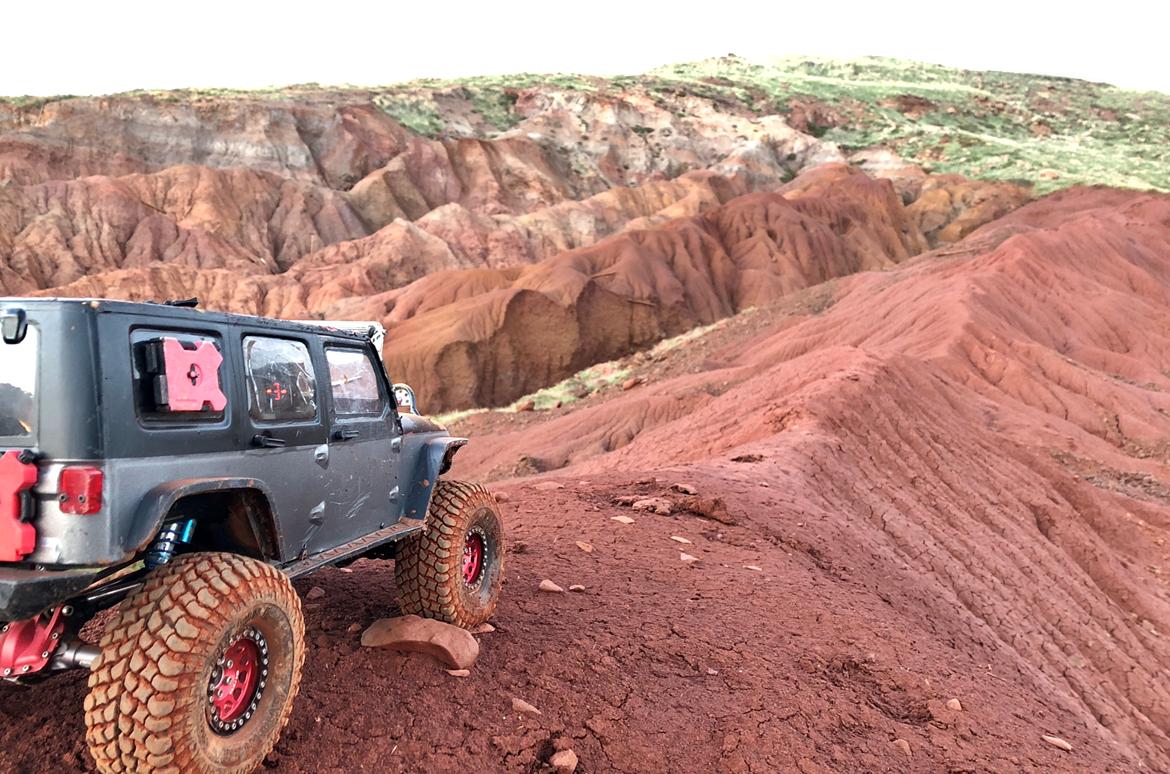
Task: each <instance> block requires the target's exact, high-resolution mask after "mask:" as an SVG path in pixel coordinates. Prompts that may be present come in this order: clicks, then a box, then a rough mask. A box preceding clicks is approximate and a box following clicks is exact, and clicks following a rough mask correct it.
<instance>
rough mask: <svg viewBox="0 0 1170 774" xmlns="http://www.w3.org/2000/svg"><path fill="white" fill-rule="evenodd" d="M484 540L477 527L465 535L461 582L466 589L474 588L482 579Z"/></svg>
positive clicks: (480, 530) (481, 531)
mask: <svg viewBox="0 0 1170 774" xmlns="http://www.w3.org/2000/svg"><path fill="white" fill-rule="evenodd" d="M486 542H487V541H486V539H485V538H484V534H483V530H482V529H479V528H478V527H477V528H475V529H472V530H470V531H469V532H468V533H467V540H465V541H464V543H463V582H464V583H466V584H467V587H468V588H472V589H473V588H475V587H476V586H477V585H479V581H480V579H481V578H482V577H483V555H484V551H485V550H486V549H485V543H486Z"/></svg>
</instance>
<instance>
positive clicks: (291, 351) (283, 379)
mask: <svg viewBox="0 0 1170 774" xmlns="http://www.w3.org/2000/svg"><path fill="white" fill-rule="evenodd" d="M244 363H245V364H246V366H247V369H248V412H249V413H250V414H251V415H252V419H254V420H256V421H257V422H299V421H305V420H310V419H315V418H316V416H317V380H316V378H315V377H314V376H313V361H312V359H311V358H310V357H309V348H308V347H306V346H305V345H304V344H302V343H301V342H299V341H290V340H288V339H272V338H267V337H264V336H247V337H245V338H244Z"/></svg>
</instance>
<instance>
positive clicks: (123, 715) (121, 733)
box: [85, 553, 305, 774]
mask: <svg viewBox="0 0 1170 774" xmlns="http://www.w3.org/2000/svg"><path fill="white" fill-rule="evenodd" d="M304 631H305V623H304V618H303V617H302V615H301V603H300V598H299V597H298V596H297V593H296V590H295V589H293V587H292V584H291V583H290V582H289V579H288V577H287V576H285V575H284V573H282V572H280V571H279V570H277V569H275V568H274V567H271V566H269V565H267V564H265V563H264V562H260V561H257V560H255V559H248V558H246V557H242V556H235V555H232V554H218V553H200V554H188V555H183V556H179V557H176V558H175V559H174V560H173V561H172V562H171V563H169V564H167V565H165V566H163V567H160V568H159V569H157V570H155V571H154V572H152V573H151V574H150V575H149V576H148V577H147V580H146V584H145V585H144V586H143V587H142V589H141V590H139V591H138V592H137V593H136V594H134V595H133V596H131V597H129V598H128V599H126V600H125V601H124V602H123V603H122V605H121V606H120V607H119V608H118V612H117V615H116V616H115V618H114V620H113V621H112V622H111V623H110V624H109V626H108V627H107V628H106V631H105V634H104V635H103V636H102V640H101V656H99V658H98V659H97V661H95V662H94V664H93V669H92V671H91V673H90V676H89V688H90V692H89V695H88V696H87V697H86V699H85V725H86V741H87V742H88V743H89V749H90V753H91V754H92V755H93V758H94V761H95V762H96V763H97V767H98V769H99V770H100V771H102V772H152V773H155V774H161V773H162V772H182V773H183V774H187V772H191V773H192V774H247V773H248V772H251V771H253V770H254V769H255V768H256V767H257V766H259V765H260V763H261V762H262V761H263V760H264V758H265V756H267V755H268V753H269V752H271V751H272V747H273V745H275V744H276V740H277V738H278V737H279V736H280V732H281V730H282V729H283V728H284V725H285V723H286V722H288V716H289V713H290V712H291V711H292V704H293V699H294V698H295V697H296V694H297V690H298V688H299V687H300V679H301V667H302V665H303V664H304V660H305V645H304Z"/></svg>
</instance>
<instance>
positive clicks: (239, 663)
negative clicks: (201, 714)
mask: <svg viewBox="0 0 1170 774" xmlns="http://www.w3.org/2000/svg"><path fill="white" fill-rule="evenodd" d="M267 683H268V642H267V640H265V639H264V635H263V634H261V633H260V630H259V629H257V628H255V627H249V628H248V629H247V631H245V632H244V633H243V634H241V635H240V636H239V637H238V638H236V639H235V640H234V641H233V642H232V643H231V644H230V645H228V647H227V649H226V650H224V652H223V655H222V656H220V657H219V659H218V660H217V661H216V665H215V668H214V669H213V670H212V673H211V680H210V681H208V686H207V701H208V716H207V722H208V723H210V724H211V727H212V728H213V729H214V730H215V731H216V733H219V734H231V733H234V732H236V731H238V730H239V729H240V727H241V725H242V723H237V721H244V722H246V721H248V720H251V719H252V714H253V713H254V712H255V711H256V707H257V706H258V705H259V704H260V699H261V698H262V697H263V695H264V688H265V687H266V685H267Z"/></svg>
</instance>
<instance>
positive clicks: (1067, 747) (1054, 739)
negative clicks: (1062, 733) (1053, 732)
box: [1040, 734, 1072, 752]
mask: <svg viewBox="0 0 1170 774" xmlns="http://www.w3.org/2000/svg"><path fill="white" fill-rule="evenodd" d="M1040 738H1041V739H1043V740H1044V741H1045V742H1047V743H1048V744H1050V745H1052V746H1053V747H1055V748H1056V749H1058V750H1064V751H1065V752H1072V745H1071V744H1069V743H1068V742H1066V741H1064V740H1063V739H1061V738H1060V737H1059V736H1049V735H1048V734H1041V735H1040Z"/></svg>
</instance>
